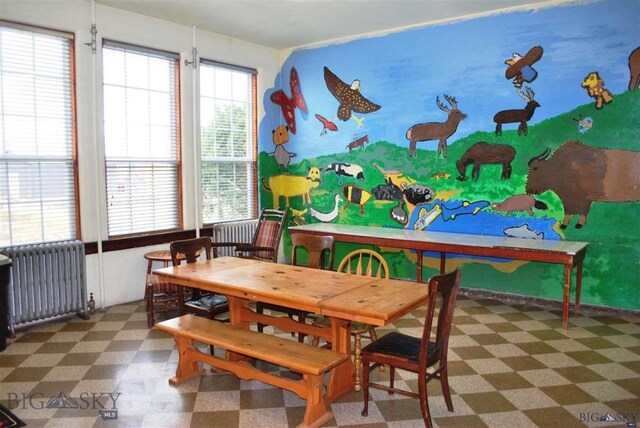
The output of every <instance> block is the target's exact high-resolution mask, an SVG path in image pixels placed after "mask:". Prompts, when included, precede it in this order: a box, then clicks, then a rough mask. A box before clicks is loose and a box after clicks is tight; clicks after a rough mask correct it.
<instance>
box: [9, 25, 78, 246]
mask: <svg viewBox="0 0 640 428" xmlns="http://www.w3.org/2000/svg"><path fill="white" fill-rule="evenodd" d="M72 52H73V38H72V36H71V35H67V34H64V33H58V32H55V31H47V30H40V29H33V28H30V27H26V26H23V25H19V24H13V23H7V22H2V21H0V245H1V246H7V245H18V244H27V243H36V242H48V241H55V240H61V239H71V238H76V237H77V231H76V224H77V223H76V221H77V219H76V195H75V177H76V171H75V168H76V162H75V129H74V127H75V121H74V102H75V101H74V97H73V86H72V85H73V76H72Z"/></svg>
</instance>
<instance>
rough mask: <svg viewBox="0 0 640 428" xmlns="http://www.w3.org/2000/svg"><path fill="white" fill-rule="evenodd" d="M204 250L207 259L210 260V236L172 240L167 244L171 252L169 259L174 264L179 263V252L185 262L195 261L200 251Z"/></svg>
mask: <svg viewBox="0 0 640 428" xmlns="http://www.w3.org/2000/svg"><path fill="white" fill-rule="evenodd" d="M202 250H204V254H205V257H206V258H207V260H211V238H208V237H202V238H193V239H183V240H181V241H173V242H172V243H171V244H170V245H169V251H170V252H171V261H172V262H173V265H174V266H178V265H179V264H180V260H181V259H180V258H178V255H179V254H182V255H183V256H184V257H185V259H186V261H187V263H195V262H196V261H198V258H199V257H200V253H201V252H202Z"/></svg>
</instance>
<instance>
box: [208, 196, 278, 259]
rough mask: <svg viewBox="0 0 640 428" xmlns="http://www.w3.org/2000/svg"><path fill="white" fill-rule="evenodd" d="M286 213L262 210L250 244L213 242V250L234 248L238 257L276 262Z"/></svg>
mask: <svg viewBox="0 0 640 428" xmlns="http://www.w3.org/2000/svg"><path fill="white" fill-rule="evenodd" d="M286 219H287V212H286V211H280V210H274V209H263V210H262V212H261V213H260V217H259V218H258V226H257V227H256V231H255V233H254V234H253V238H252V240H251V242H213V243H212V246H213V248H216V249H217V248H220V247H235V249H234V251H235V252H236V254H237V255H238V256H240V257H247V258H252V259H259V260H267V261H271V262H274V263H275V262H277V261H278V245H280V238H281V237H282V232H283V230H284V222H285V220H286Z"/></svg>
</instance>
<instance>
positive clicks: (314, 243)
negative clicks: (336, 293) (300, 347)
mask: <svg viewBox="0 0 640 428" xmlns="http://www.w3.org/2000/svg"><path fill="white" fill-rule="evenodd" d="M333 246H334V242H333V236H324V235H305V234H303V233H294V234H292V235H291V264H292V265H294V266H300V265H301V264H300V263H299V262H298V260H299V254H298V253H300V251H299V250H302V249H306V250H307V264H306V266H307V267H310V268H314V269H329V270H332V269H333ZM264 309H269V310H271V311H277V312H283V313H285V314H287V315H288V316H289V318H293V316H294V315H295V316H297V317H298V322H300V323H303V324H304V323H305V319H306V316H307V312H306V311H301V310H298V309H292V308H287V307H284V306H279V305H273V304H270V303H263V302H257V303H256V312H257V313H259V314H261V313H263V311H264ZM263 329H264V324H260V323H259V324H258V331H259V332H260V333H262V331H263ZM298 341H299V342H303V341H304V335H303V334H298Z"/></svg>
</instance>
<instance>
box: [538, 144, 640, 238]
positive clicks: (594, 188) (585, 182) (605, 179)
mask: <svg viewBox="0 0 640 428" xmlns="http://www.w3.org/2000/svg"><path fill="white" fill-rule="evenodd" d="M549 154H550V150H549V149H547V150H545V151H544V152H543V153H541V154H540V155H538V156H536V157H534V158H532V159H531V160H530V161H529V173H528V176H527V186H526V191H527V193H528V194H534V195H535V194H540V193H542V192H544V191H546V190H552V191H553V192H555V194H556V195H558V197H559V198H560V200H561V201H562V205H563V207H564V219H563V220H562V225H561V226H560V227H561V228H562V229H565V228H566V227H567V226H568V224H569V221H570V220H571V216H573V215H579V216H580V218H579V220H578V223H577V224H576V229H580V228H582V227H583V226H584V225H585V224H586V223H587V214H589V209H590V208H591V204H592V203H593V202H635V201H640V152H634V151H629V150H618V149H603V148H599V147H591V146H587V145H586V144H584V143H582V142H580V141H567V142H566V143H564V144H562V145H561V146H560V147H558V148H557V149H556V151H555V152H554V153H553V155H552V156H550V157H549Z"/></svg>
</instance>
